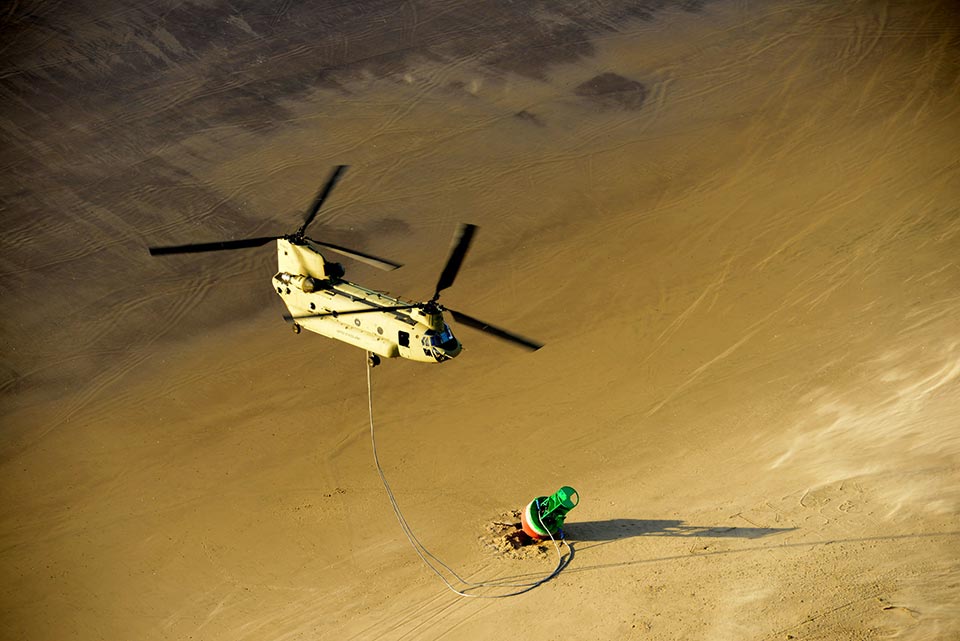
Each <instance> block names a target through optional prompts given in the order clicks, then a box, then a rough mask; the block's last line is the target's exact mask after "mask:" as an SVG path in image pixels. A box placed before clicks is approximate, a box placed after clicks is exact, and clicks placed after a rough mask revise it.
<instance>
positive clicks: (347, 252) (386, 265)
mask: <svg viewBox="0 0 960 641" xmlns="http://www.w3.org/2000/svg"><path fill="white" fill-rule="evenodd" d="M304 240H306V241H307V242H308V243H310V244H311V245H317V246H319V247H326V248H327V249H329V250H331V251H335V252H337V253H338V254H343V255H344V256H349V257H350V258H353V259H354V260H358V261H360V262H361V263H366V264H367V265H371V266H373V267H376V268H377V269H382V270H384V271H392V270H394V269H397V268H398V267H403V265H401V264H400V263H395V262H393V261H392V260H387V259H386V258H379V257H377V256H374V255H372V254H364V253H363V252H359V251H357V250H356V249H350V248H348V247H341V246H340V245H334V244H333V243H324V242H321V241H319V240H313V239H312V238H305V239H304Z"/></svg>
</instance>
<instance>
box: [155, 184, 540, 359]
mask: <svg viewBox="0 0 960 641" xmlns="http://www.w3.org/2000/svg"><path fill="white" fill-rule="evenodd" d="M346 169H347V166H346V165H338V166H337V167H335V168H334V170H333V173H332V174H331V175H330V178H329V179H327V182H326V183H325V184H324V186H323V187H322V188H321V189H320V191H319V192H318V193H317V196H316V198H314V200H313V203H312V204H311V206H310V208H309V209H308V210H307V213H306V217H305V219H304V221H303V224H302V225H300V227H299V229H297V230H296V231H295V232H293V233H292V234H285V235H281V236H260V237H256V238H242V239H237V240H226V241H216V242H206V243H190V244H186V245H172V246H162V247H149V248H148V250H149V252H150V255H151V256H162V255H168V254H191V253H199V252H210V251H224V250H234V249H248V248H254V247H262V246H263V245H266V244H267V243H269V242H271V241H276V243H277V273H276V274H275V275H274V276H273V278H272V284H273V289H274V291H276V292H277V294H278V295H279V296H280V299H281V300H282V301H283V303H284V305H285V306H286V307H287V311H288V312H289V313H287V314H284V319H285V320H286V321H287V322H289V323H291V325H292V328H293V331H294V333H296V334H299V333H300V332H301V330H303V329H306V330H308V331H311V332H315V333H317V334H320V335H322V336H326V337H328V338H332V339H335V340H338V341H342V342H344V343H348V344H350V345H353V346H355V347H359V348H361V349H364V350H366V352H367V355H368V358H369V363H370V366H371V367H375V366H377V365H378V364H379V363H380V357H384V358H398V357H399V358H406V359H409V360H412V361H420V362H425V363H442V362H444V361H448V360H450V359H452V358H455V357H457V356H458V355H459V354H460V353H461V352H462V351H463V345H462V344H461V343H460V341H459V340H458V339H457V337H456V336H454V334H453V331H452V330H451V329H450V326H449V325H448V324H447V322H446V321H445V320H444V315H443V314H444V312H449V313H450V314H451V315H452V316H453V319H454V320H455V321H456V322H457V323H460V324H463V325H466V326H467V327H471V328H473V329H477V330H480V331H482V332H486V333H487V334H490V335H492V336H495V337H497V338H500V339H503V340H506V341H509V342H511V343H513V344H514V345H518V346H520V347H523V348H525V349H528V350H538V349H540V348H541V347H543V344H542V343H538V342H536V341H533V340H530V339H528V338H524V337H523V336H520V335H518V334H514V333H513V332H508V331H507V330H505V329H501V328H499V327H496V326H494V325H491V324H489V323H487V322H484V321H482V320H479V319H477V318H474V317H473V316H469V315H467V314H464V313H463V312H459V311H457V310H454V309H450V308H449V307H445V306H444V305H442V304H441V303H440V292H442V291H443V290H445V289H447V288H448V287H450V286H451V285H453V283H454V280H455V279H456V277H457V273H458V272H459V271H460V266H461V265H462V264H463V260H464V258H465V257H466V255H467V250H468V249H469V248H470V243H471V241H472V240H473V237H474V234H475V232H476V230H477V226H476V225H470V224H461V225H460V226H459V228H458V229H457V232H456V234H455V236H454V240H453V245H452V249H451V251H450V256H449V257H448V258H447V262H446V264H445V265H444V268H443V271H442V272H441V273H440V278H439V279H438V280H437V285H436V288H435V289H434V293H433V296H432V297H431V298H430V299H429V300H426V301H422V302H416V301H411V300H405V299H402V298H396V297H394V296H391V295H389V294H387V293H385V292H381V291H377V290H374V289H369V288H366V287H363V286H361V285H358V284H356V283H351V282H349V281H347V280H344V278H343V277H344V275H345V270H344V268H343V266H342V265H341V264H340V263H335V262H332V261H328V260H327V259H326V258H324V256H323V254H321V253H320V250H321V249H325V250H330V251H333V252H335V253H338V254H340V255H343V256H347V257H349V258H352V259H354V260H357V261H359V262H363V263H365V264H368V265H371V266H373V267H376V268H378V269H383V270H387V271H389V270H393V269H397V268H398V267H401V266H402V265H400V264H399V263H396V262H393V261H390V260H386V259H384V258H380V257H377V256H373V255H371V254H367V253H364V252H360V251H357V250H355V249H350V248H348V247H343V246H340V245H334V244H332V243H328V242H323V241H319V240H314V239H312V238H308V237H307V236H306V230H307V227H308V226H309V225H310V223H312V222H313V220H314V218H316V216H317V213H318V212H319V211H320V208H321V207H322V206H323V203H324V201H326V199H327V197H328V196H329V195H330V192H331V191H332V190H333V188H334V186H335V185H336V183H337V181H338V180H339V179H340V177H341V176H342V175H343V173H344V171H346Z"/></svg>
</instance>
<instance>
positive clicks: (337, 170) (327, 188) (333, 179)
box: [297, 165, 347, 236]
mask: <svg viewBox="0 0 960 641" xmlns="http://www.w3.org/2000/svg"><path fill="white" fill-rule="evenodd" d="M346 170H347V166H346V165H337V166H336V167H334V169H333V173H332V174H330V178H328V179H327V184H326V185H324V186H323V189H321V190H320V191H319V192H318V193H317V197H316V198H314V199H313V204H312V205H310V209H308V210H307V217H306V219H305V220H304V221H303V224H302V225H300V229H299V230H297V235H298V236H302V235H303V232H305V231H306V230H307V226H308V225H309V224H310V223H312V222H313V219H314V218H316V217H317V212H318V211H320V207H322V206H323V201H325V200H326V199H327V196H329V195H330V192H331V191H333V187H334V185H336V184H337V181H338V180H339V179H340V176H341V175H343V172H344V171H346Z"/></svg>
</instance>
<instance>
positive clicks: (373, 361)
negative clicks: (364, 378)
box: [367, 353, 380, 368]
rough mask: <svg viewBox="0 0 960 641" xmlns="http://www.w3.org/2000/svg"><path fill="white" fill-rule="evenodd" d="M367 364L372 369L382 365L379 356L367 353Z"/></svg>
mask: <svg viewBox="0 0 960 641" xmlns="http://www.w3.org/2000/svg"><path fill="white" fill-rule="evenodd" d="M367 363H368V364H369V365H370V367H371V368H373V367H376V366H377V365H379V364H380V357H379V356H377V355H376V354H370V353H367Z"/></svg>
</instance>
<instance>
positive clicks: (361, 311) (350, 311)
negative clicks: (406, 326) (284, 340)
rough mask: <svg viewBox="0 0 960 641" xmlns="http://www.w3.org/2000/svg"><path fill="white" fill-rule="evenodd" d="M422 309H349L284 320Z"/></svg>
mask: <svg viewBox="0 0 960 641" xmlns="http://www.w3.org/2000/svg"><path fill="white" fill-rule="evenodd" d="M416 307H420V303H417V304H416V305H392V306H390V307H368V308H364V309H348V310H346V311H343V312H324V313H322V314H306V315H304V316H291V315H290V314H284V315H283V317H284V319H286V320H288V321H291V320H301V319H304V318H324V317H327V316H333V317H337V316H353V315H355V314H372V313H373V312H395V311H397V310H400V309H414V308H416Z"/></svg>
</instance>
